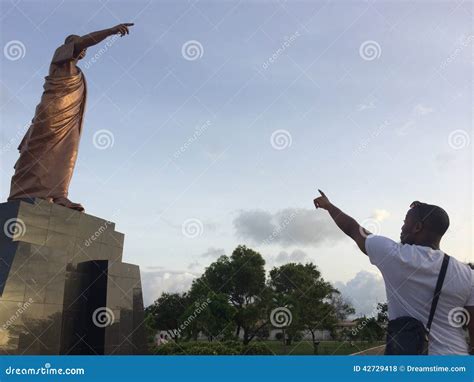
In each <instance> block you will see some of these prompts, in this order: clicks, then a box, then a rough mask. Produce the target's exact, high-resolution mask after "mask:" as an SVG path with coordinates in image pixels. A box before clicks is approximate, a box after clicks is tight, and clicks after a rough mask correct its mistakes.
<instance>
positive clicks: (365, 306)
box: [334, 271, 387, 316]
mask: <svg viewBox="0 0 474 382" xmlns="http://www.w3.org/2000/svg"><path fill="white" fill-rule="evenodd" d="M334 286H335V287H336V288H337V289H338V290H339V291H340V292H341V294H342V296H343V297H344V298H345V299H347V300H348V301H350V302H351V304H352V306H353V307H354V308H355V310H356V316H361V315H364V314H365V315H367V316H369V315H375V314H376V310H375V307H376V305H377V303H379V302H386V300H387V298H386V295H385V284H384V281H383V279H382V277H381V276H380V275H378V274H374V273H371V272H367V271H360V272H358V273H357V274H356V275H355V276H354V278H353V279H351V280H349V281H348V282H347V283H343V282H339V281H338V282H336V283H334Z"/></svg>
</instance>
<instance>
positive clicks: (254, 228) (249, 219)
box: [234, 208, 344, 247]
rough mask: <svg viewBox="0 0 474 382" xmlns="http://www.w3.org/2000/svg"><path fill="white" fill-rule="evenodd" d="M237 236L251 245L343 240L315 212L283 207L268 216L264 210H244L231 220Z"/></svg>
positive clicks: (304, 243) (327, 222) (317, 243)
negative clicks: (250, 242) (248, 241)
mask: <svg viewBox="0 0 474 382" xmlns="http://www.w3.org/2000/svg"><path fill="white" fill-rule="evenodd" d="M234 228H235V230H236V233H237V235H238V236H240V237H242V238H244V239H248V240H250V241H252V242H253V243H255V244H266V245H269V244H280V245H282V246H284V247H287V246H290V245H304V246H319V245H320V244H322V243H324V242H333V243H334V242H336V241H339V240H341V239H344V235H343V234H341V232H340V231H339V229H338V228H337V227H336V225H335V224H334V223H333V222H332V221H331V219H330V218H329V217H328V216H327V215H325V214H320V213H318V212H317V211H314V210H309V209H304V208H286V209H284V210H280V211H277V212H275V213H270V212H268V211H264V210H244V211H240V212H239V215H238V216H237V217H236V218H235V219H234Z"/></svg>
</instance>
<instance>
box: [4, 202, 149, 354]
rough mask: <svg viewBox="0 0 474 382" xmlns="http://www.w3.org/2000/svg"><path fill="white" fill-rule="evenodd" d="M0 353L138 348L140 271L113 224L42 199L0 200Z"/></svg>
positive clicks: (141, 348) (141, 335)
mask: <svg viewBox="0 0 474 382" xmlns="http://www.w3.org/2000/svg"><path fill="white" fill-rule="evenodd" d="M0 228H2V231H1V232H0V306H1V309H0V323H2V326H0V354H34V355H43V354H145V353H146V348H145V346H146V345H145V344H146V342H145V330H144V323H143V319H144V308H143V297H142V289H141V280H140V271H139V268H138V266H137V265H132V264H126V263H123V262H122V252H123V241H124V235H123V234H122V233H120V232H116V231H115V224H114V223H112V222H110V221H107V220H104V219H100V218H98V217H95V216H91V215H88V214H86V213H81V212H77V211H74V210H71V209H68V208H65V207H62V206H58V205H56V204H53V203H49V202H47V201H45V200H41V199H33V200H29V201H11V202H7V203H1V204H0Z"/></svg>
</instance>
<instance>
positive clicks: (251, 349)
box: [241, 342, 273, 355]
mask: <svg viewBox="0 0 474 382" xmlns="http://www.w3.org/2000/svg"><path fill="white" fill-rule="evenodd" d="M241 354H242V355H269V354H271V355H273V352H272V351H271V350H270V349H269V348H268V347H267V346H266V345H265V344H264V343H261V342H251V343H249V344H248V345H247V346H244V347H243V349H242V352H241Z"/></svg>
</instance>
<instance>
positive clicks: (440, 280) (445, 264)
mask: <svg viewBox="0 0 474 382" xmlns="http://www.w3.org/2000/svg"><path fill="white" fill-rule="evenodd" d="M449 259H450V257H449V256H448V255H447V254H446V253H445V254H444V258H443V264H441V270H440V271H439V276H438V281H437V282H436V288H435V292H434V295H433V301H432V303H431V310H430V317H429V318H428V323H427V324H426V329H427V330H428V333H429V332H430V329H431V323H432V322H433V318H434V315H435V312H436V306H437V305H438V300H439V295H440V294H441V288H443V282H444V277H445V276H446V271H447V270H448V264H449Z"/></svg>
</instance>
